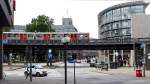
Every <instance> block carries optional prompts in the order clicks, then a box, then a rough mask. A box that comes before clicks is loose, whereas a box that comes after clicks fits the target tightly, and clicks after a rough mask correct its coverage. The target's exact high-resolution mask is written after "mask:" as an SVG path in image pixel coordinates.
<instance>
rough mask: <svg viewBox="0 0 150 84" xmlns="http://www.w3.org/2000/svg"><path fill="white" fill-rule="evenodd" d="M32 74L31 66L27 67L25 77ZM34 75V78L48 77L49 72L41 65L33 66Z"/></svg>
mask: <svg viewBox="0 0 150 84" xmlns="http://www.w3.org/2000/svg"><path fill="white" fill-rule="evenodd" d="M29 73H30V65H28V66H27V67H25V72H24V74H25V75H29ZM32 75H34V76H47V75H48V73H47V71H46V70H45V69H44V68H43V67H42V66H41V65H32Z"/></svg>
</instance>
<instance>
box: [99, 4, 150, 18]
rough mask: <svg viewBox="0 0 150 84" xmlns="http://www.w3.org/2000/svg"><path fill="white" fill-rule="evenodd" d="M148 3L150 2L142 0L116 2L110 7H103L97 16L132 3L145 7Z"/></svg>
mask: <svg viewBox="0 0 150 84" xmlns="http://www.w3.org/2000/svg"><path fill="white" fill-rule="evenodd" d="M149 4H150V3H145V2H144V1H133V2H126V3H121V4H117V5H114V6H111V7H109V8H107V9H104V10H103V11H101V12H100V13H99V14H98V16H102V15H103V14H104V13H105V12H108V11H110V10H113V9H117V8H122V7H128V6H134V5H144V6H145V7H147V6H148V5H149Z"/></svg>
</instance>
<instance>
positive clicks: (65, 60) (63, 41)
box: [61, 36, 70, 84]
mask: <svg viewBox="0 0 150 84" xmlns="http://www.w3.org/2000/svg"><path fill="white" fill-rule="evenodd" d="M61 42H62V43H63V45H64V46H65V47H66V45H67V44H68V43H69V42H70V37H69V36H65V37H64V38H62V39H61ZM66 52H67V51H66V49H65V50H64V62H65V84H67V54H66Z"/></svg>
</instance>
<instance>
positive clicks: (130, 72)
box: [91, 67, 150, 77]
mask: <svg viewBox="0 0 150 84" xmlns="http://www.w3.org/2000/svg"><path fill="white" fill-rule="evenodd" d="M91 71H92V72H98V73H104V74H109V75H126V76H131V77H136V70H134V68H133V67H121V68H117V69H108V71H106V70H102V71H101V70H100V69H96V68H91ZM142 75H143V70H142ZM145 76H146V77H150V70H149V71H148V70H146V71H145Z"/></svg>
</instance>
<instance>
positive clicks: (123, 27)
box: [98, 1, 148, 38]
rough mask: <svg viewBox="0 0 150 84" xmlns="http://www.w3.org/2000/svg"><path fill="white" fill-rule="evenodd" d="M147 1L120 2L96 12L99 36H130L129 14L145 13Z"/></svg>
mask: <svg viewBox="0 0 150 84" xmlns="http://www.w3.org/2000/svg"><path fill="white" fill-rule="evenodd" d="M147 5H148V3H145V2H143V1H136V2H128V3H122V4H119V5H115V6H112V7H109V8H107V9H105V10H103V11H102V12H100V13H99V14H98V25H99V38H130V37H131V16H132V15H142V14H145V8H146V7H147Z"/></svg>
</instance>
